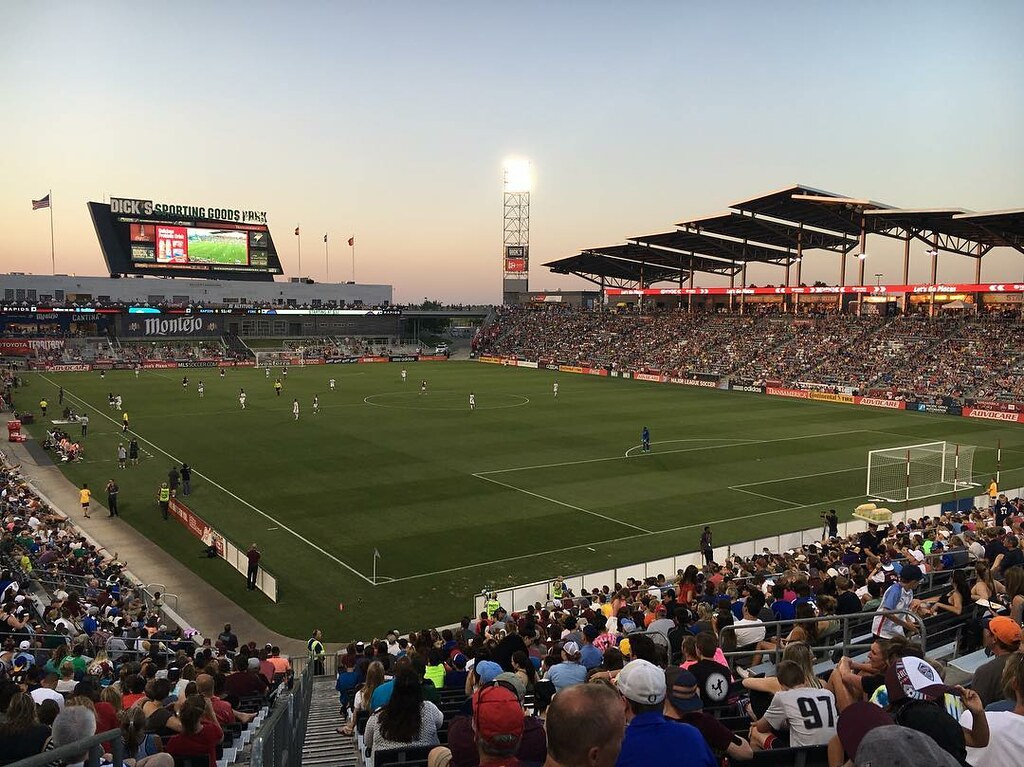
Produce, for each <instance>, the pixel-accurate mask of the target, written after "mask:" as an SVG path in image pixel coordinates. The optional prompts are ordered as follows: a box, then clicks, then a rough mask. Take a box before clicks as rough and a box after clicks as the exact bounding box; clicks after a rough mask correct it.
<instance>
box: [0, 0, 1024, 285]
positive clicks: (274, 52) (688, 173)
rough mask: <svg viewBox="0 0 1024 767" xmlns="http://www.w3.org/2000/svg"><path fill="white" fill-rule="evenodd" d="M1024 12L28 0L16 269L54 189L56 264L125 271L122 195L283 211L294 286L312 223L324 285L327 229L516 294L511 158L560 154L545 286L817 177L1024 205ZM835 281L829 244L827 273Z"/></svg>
mask: <svg viewBox="0 0 1024 767" xmlns="http://www.w3.org/2000/svg"><path fill="white" fill-rule="evenodd" d="M1021 29H1024V3H1022V2H1019V0H1017V1H1012V0H1007V1H1005V2H999V1H993V2H984V3H963V2H935V1H932V2H898V3H892V2H859V3H826V2H776V3H765V2H733V3H712V2H704V3H696V2H684V1H683V0H677V2H622V0H619V1H618V2H600V1H588V2H583V1H582V0H581V1H578V2H577V1H563V2H557V3H552V2H546V3H541V2H531V1H530V0H522V1H521V2H518V3H512V4H508V3H505V4H501V3H486V2H454V1H449V2H433V3H430V2H399V1H392V2H301V1H300V2H294V3H269V2H260V1H259V0H253V1H251V2H215V3H211V2H193V1H192V0H181V1H180V2H175V3H164V4H147V3H138V2H133V3H128V2H103V3H98V2H69V1H65V2H61V1H57V2H50V3H9V4H7V5H6V7H5V8H4V13H3V22H2V24H0V105H2V114H3V119H2V120H0V234H2V236H0V271H3V272H8V271H23V272H36V273H44V274H48V273H49V272H50V236H49V217H48V216H47V214H46V212H45V211H41V212H32V210H31V206H30V200H31V199H32V198H38V197H41V196H43V195H44V194H46V193H47V190H49V189H52V190H53V200H54V209H53V213H54V222H55V227H56V260H57V271H58V272H75V273H78V274H89V275H102V274H104V273H105V265H104V263H103V259H102V256H101V254H100V251H99V246H98V243H97V241H96V236H95V234H94V232H93V229H92V224H91V221H90V219H89V216H88V214H87V211H86V205H85V203H86V202H87V201H88V200H102V199H104V198H105V197H108V196H111V195H113V196H123V197H134V198H144V199H152V200H157V201H164V202H170V203H187V204H197V205H217V206H222V205H223V206H231V207H239V208H250V209H260V210H266V211H267V212H268V213H269V216H270V226H271V231H272V233H273V235H274V238H275V241H276V243H277V247H278V251H279V253H280V256H281V260H282V263H283V265H284V268H285V271H286V273H287V274H288V275H289V276H294V275H297V274H298V263H297V258H296V242H295V240H296V238H295V237H294V236H293V234H292V230H293V229H294V227H295V225H296V224H301V226H302V232H303V237H302V272H303V273H305V274H308V275H309V276H311V277H313V278H314V279H316V280H322V279H323V278H324V277H325V259H324V250H323V242H322V239H323V234H324V233H325V232H327V233H329V234H330V235H331V238H332V246H331V259H332V265H331V276H332V278H333V279H334V280H339V279H351V276H352V275H351V266H350V263H351V261H350V253H349V250H348V248H347V247H346V246H345V240H346V239H347V238H348V237H349V236H351V235H355V237H356V242H357V249H356V256H357V264H356V279H357V280H358V281H360V282H384V283H391V284H393V285H394V286H395V298H396V300H397V301H401V302H406V301H418V300H422V298H423V297H424V296H429V297H431V298H440V299H443V300H446V301H456V302H496V301H498V300H500V288H501V236H502V197H501V193H502V187H501V167H502V162H503V160H504V159H505V158H507V157H510V156H515V157H526V158H529V159H530V160H531V162H532V163H533V168H534V174H535V187H534V192H533V198H532V226H531V254H532V258H531V264H532V273H531V287H532V288H534V289H549V288H556V287H562V288H574V287H575V288H579V287H585V286H586V283H582V282H581V281H579V280H576V279H572V278H565V277H556V276H554V275H551V274H550V273H549V272H548V271H547V270H546V269H543V268H541V267H540V264H541V263H543V262H546V261H550V260H553V259H556V258H561V257H564V256H569V255H573V254H575V253H577V252H578V251H579V250H580V249H582V248H586V247H592V246H600V245H612V244H616V243H620V242H623V241H624V240H625V238H626V237H628V236H632V235H639V234H647V233H653V232H658V231H667V230H668V229H671V228H672V224H673V223H675V222H677V221H682V220H684V219H687V218H694V217H698V216H702V215H707V214H712V213H716V212H719V211H721V210H723V209H724V208H726V207H727V206H728V204H729V203H730V202H735V201H736V200H739V199H742V198H745V197H750V196H753V195H756V194H760V193H763V192H768V191H772V190H775V189H778V188H781V187H784V186H787V185H790V184H793V183H803V184H807V185H810V186H814V187H818V188H821V189H826V190H829V191H833V192H839V193H843V194H848V195H851V196H857V197H868V198H871V199H874V200H878V201H880V202H885V203H889V204H893V205H899V206H904V207H919V208H931V207H945V206H961V207H965V208H969V209H974V210H987V209H1004V208H1024V172H1022V171H1024V98H1022V94H1024V46H1022V45H1021V41H1020V31H1021ZM900 248H901V246H900V245H899V244H898V243H883V241H882V240H880V239H879V240H877V241H875V240H871V241H869V245H868V253H869V257H870V260H869V264H868V266H867V272H868V274H869V275H873V274H874V273H876V272H881V273H883V274H885V277H884V278H883V279H884V280H885V281H889V282H894V281H897V280H898V276H899V268H900V267H899V265H898V257H897V256H896V255H895V254H896V253H898V252H901V251H900ZM925 249H926V246H925V245H923V244H922V245H919V246H915V249H914V256H915V261H914V263H915V268H914V270H913V272H912V275H911V279H912V281H924V280H926V278H927V263H928V258H927V256H926V255H925V254H924V251H925ZM815 256H817V257H815ZM984 263H985V266H984V269H985V274H984V279H986V280H988V279H1004V280H1009V279H1014V280H1019V279H1022V278H1024V258H1022V257H1021V256H1020V255H1019V254H1012V253H1004V254H996V255H993V256H991V257H990V258H986V259H985V262H984ZM850 269H851V270H852V271H851V272H848V273H855V266H852V265H851V267H850ZM836 272H837V268H836V262H835V256H832V255H831V254H828V255H826V254H810V255H809V257H808V259H807V260H806V261H805V264H804V273H803V277H804V280H805V281H810V280H814V279H822V280H825V281H826V282H830V283H834V282H835V281H836ZM971 277H973V262H970V261H969V260H968V259H963V258H959V257H955V256H943V257H941V258H940V278H942V279H945V280H953V279H958V278H960V279H965V278H971ZM748 279H749V280H750V281H752V282H759V283H763V282H768V281H771V282H780V281H781V280H782V271H781V270H780V269H769V268H766V267H762V268H761V270H758V269H751V270H750V272H749V276H748ZM697 284H698V285H701V284H703V285H709V286H710V285H715V284H721V283H720V282H716V281H715V280H714V279H713V278H711V277H709V276H700V275H698V278H697Z"/></svg>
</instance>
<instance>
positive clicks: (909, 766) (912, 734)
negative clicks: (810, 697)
mask: <svg viewBox="0 0 1024 767" xmlns="http://www.w3.org/2000/svg"><path fill="white" fill-rule="evenodd" d="M868 705H873V704H868ZM845 713H846V712H845V711H844V712H843V714H844V715H845ZM842 718H843V717H842V716H840V717H839V720H840V721H842ZM840 740H842V736H840ZM853 764H854V767H880V765H885V766H886V767H917V766H918V765H921V764H927V765H935V767H958V766H959V765H960V762H958V761H957V760H956V759H954V758H953V755H952V754H950V753H949V752H948V751H944V750H943V749H942V748H940V747H939V745H938V743H936V742H935V741H934V740H932V739H931V738H930V737H928V736H927V735H925V734H923V733H920V732H918V731H917V730H912V729H910V728H909V727H900V726H899V725H895V724H890V725H886V726H883V727H875V728H874V729H873V730H871V731H870V732H868V733H867V734H865V735H864V736H863V738H862V740H861V741H860V746H859V747H858V748H857V753H856V755H855V756H854V758H853Z"/></svg>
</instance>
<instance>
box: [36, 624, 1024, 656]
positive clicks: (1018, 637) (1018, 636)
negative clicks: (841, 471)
mask: <svg viewBox="0 0 1024 767" xmlns="http://www.w3.org/2000/svg"><path fill="white" fill-rule="evenodd" d="M1007 620H1009V619H1007ZM1018 638H1019V636H1018ZM18 649H19V650H31V649H32V643H31V642H30V641H28V640H27V639H23V640H22V641H21V642H20V643H19V644H18Z"/></svg>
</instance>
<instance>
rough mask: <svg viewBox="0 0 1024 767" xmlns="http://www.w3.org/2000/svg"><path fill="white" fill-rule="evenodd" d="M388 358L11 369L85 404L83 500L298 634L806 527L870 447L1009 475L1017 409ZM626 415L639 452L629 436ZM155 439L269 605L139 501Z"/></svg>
mask: <svg viewBox="0 0 1024 767" xmlns="http://www.w3.org/2000/svg"><path fill="white" fill-rule="evenodd" d="M402 366H403V365H402V364H401V363H394V364H378V365H351V366H349V365H338V366H310V367H306V368H292V369H291V370H290V372H289V375H288V378H287V379H286V380H285V381H284V392H283V395H282V396H281V397H280V398H279V397H277V396H275V394H274V390H273V380H274V379H273V376H272V377H271V378H270V379H269V380H268V379H267V378H265V377H264V372H263V371H262V370H255V369H243V368H238V369H228V372H227V375H226V377H225V378H220V377H219V376H218V373H217V370H216V369H210V368H207V369H190V370H187V371H186V370H145V371H143V372H142V374H141V376H140V377H139V378H138V379H136V378H135V375H134V374H133V373H132V372H131V371H114V372H108V373H107V375H106V379H105V380H101V379H100V377H99V374H98V373H97V372H92V373H88V374H83V373H63V374H45V375H42V374H40V375H32V376H29V377H28V382H29V388H28V389H27V390H25V391H23V392H21V394H20V396H21V402H22V403H25V402H29V401H32V398H34V400H35V401H38V398H39V396H41V395H45V396H46V397H47V398H48V399H49V401H50V402H51V403H52V405H51V407H53V409H54V410H56V409H57V408H56V401H57V391H56V387H57V385H58V384H62V385H63V386H64V387H65V389H66V391H67V393H68V399H69V400H70V401H72V402H75V401H77V400H78V399H80V400H81V401H83V402H84V403H86V404H87V405H88V407H89V408H90V414H91V415H92V416H93V417H92V419H91V420H92V423H91V425H90V427H89V436H88V438H87V441H86V454H85V458H86V460H85V461H83V462H81V463H76V464H73V465H64V469H65V471H66V474H67V476H68V477H69V478H70V479H71V480H72V481H73V482H76V483H80V482H82V481H87V482H89V484H90V487H92V488H95V492H96V497H97V499H98V500H100V501H101V502H102V501H103V500H105V496H104V495H103V493H102V488H103V486H104V484H105V483H106V480H107V479H108V478H110V477H116V478H117V480H118V482H119V483H120V485H121V488H122V490H121V496H120V507H121V516H122V518H123V519H124V520H125V521H127V522H128V523H130V524H132V525H134V526H135V527H137V528H138V529H139V530H140V531H141V532H142V533H143V534H145V535H146V536H148V537H149V538H151V539H152V540H155V541H158V542H159V543H160V545H162V546H163V547H165V548H166V549H167V550H168V551H170V552H172V553H173V554H174V555H176V556H177V557H179V558H180V560H181V561H182V562H183V563H184V564H185V565H186V566H187V567H189V568H191V569H192V570H194V571H195V572H197V573H198V574H200V575H201V576H202V577H203V578H205V579H207V580H208V581H210V582H211V583H213V584H214V585H216V586H217V587H218V588H219V589H220V590H221V591H222V592H223V593H225V594H226V595H227V596H229V597H230V598H231V599H233V600H235V601H236V602H238V603H239V604H241V605H242V606H244V607H245V608H246V609H247V610H249V611H250V612H251V613H252V614H253V615H255V616H256V617H258V618H259V619H260V620H262V621H264V622H265V623H266V624H267V625H268V626H271V627H272V628H274V629H276V630H278V631H280V632H282V633H285V634H288V635H291V636H294V637H305V636H308V632H309V630H310V629H311V628H312V627H313V626H314V625H319V626H322V627H323V628H324V630H325V635H326V636H327V638H328V639H329V640H332V641H343V640H348V639H349V638H353V637H356V636H363V637H365V636H368V635H373V634H378V635H379V634H380V633H381V632H383V631H384V630H386V629H389V628H393V627H394V626H399V627H401V628H402V629H403V630H404V629H412V628H418V627H421V626H425V625H440V624H444V623H448V622H453V621H457V620H458V619H459V618H460V617H461V616H462V615H464V614H466V613H468V612H469V611H470V609H471V604H472V603H471V597H472V595H473V594H474V593H476V592H478V591H479V590H480V589H481V588H483V587H484V586H503V585H512V584H516V583H526V582H530V581H534V580H540V579H546V578H550V577H553V576H555V575H570V574H573V573H578V572H586V571H590V570H600V569H606V568H608V567H610V566H612V565H622V564H630V563H633V562H640V561H645V560H649V559H657V558H660V557H666V556H670V555H672V554H676V553H680V552H684V551H692V550H694V549H695V548H696V544H697V541H698V538H699V533H700V529H701V527H702V526H703V525H704V524H711V525H712V526H713V529H714V531H715V543H716V545H722V544H726V543H730V542H736V541H743V540H749V539H752V538H755V537H757V536H764V535H772V534H776V533H779V532H782V531H788V530H797V529H803V528H808V527H813V526H815V525H816V524H817V523H818V515H819V512H820V511H822V510H824V509H827V508H829V507H830V506H835V507H836V508H837V509H838V510H839V511H840V517H841V518H842V519H846V518H849V515H850V512H851V510H852V509H853V507H854V506H855V505H856V504H858V503H860V502H863V500H864V490H865V474H866V468H865V467H866V464H867V452H868V451H869V450H871V449H874V448H882V447H893V446H898V445H906V444H915V443H919V442H928V441H935V440H949V441H956V442H960V443H963V444H974V445H978V446H979V447H980V448H981V449H979V450H978V453H977V456H976V457H975V472H976V475H983V478H987V476H988V474H989V473H991V472H992V471H993V469H994V466H995V451H994V449H993V448H994V447H995V446H996V444H997V441H998V440H1001V441H1002V446H1003V466H1002V468H1003V474H1002V480H1003V482H1002V484H1003V485H1004V486H1006V487H1016V486H1019V485H1020V484H1022V483H1024V471H1022V470H1021V467H1022V466H1024V430H1022V429H1020V428H1019V427H1017V426H1015V425H1008V424H1001V423H999V422H990V421H989V422H986V421H975V420H968V419H964V418H954V417H948V416H936V415H927V414H919V413H904V412H899V411H887V410H880V409H874V408H869V407H854V406H850V405H839V404H829V403H820V402H810V401H807V400H787V399H782V398H775V397H765V396H761V395H757V394H748V393H742V392H723V391H714V390H703V389H696V388H690V387H685V386H672V385H664V384H653V383H643V382H639V381H627V380H621V379H614V378H611V379H609V378H593V377H587V376H579V375H571V374H557V373H552V372H548V371H537V370H526V369H515V368H502V367H495V366H490V365H485V364H480V363H472V362H436V363H425V362H423V363H411V364H408V365H405V367H406V369H407V370H408V371H409V380H408V382H407V383H405V384H403V383H402V382H401V380H400V376H399V371H400V369H401V367H402ZM186 373H187V375H188V378H189V387H188V389H187V390H183V388H182V385H181V378H182V375H183V374H186ZM332 376H333V377H335V378H336V379H337V381H338V390H337V391H335V392H330V391H329V390H328V383H327V382H328V379H329V378H330V377H332ZM424 378H425V379H427V381H428V382H429V391H428V393H427V394H426V395H423V396H421V395H419V394H418V391H419V382H420V380H421V379H424ZM200 379H202V380H203V381H204V382H205V385H206V396H205V398H204V399H200V398H199V396H198V394H197V392H196V384H197V383H198V381H199V380H200ZM555 380H557V381H558V382H559V385H560V386H559V395H558V398H557V399H555V398H554V397H553V396H552V383H553V382H554V381H555ZM240 387H244V388H245V390H246V393H247V395H248V402H247V409H246V410H245V411H242V410H241V409H240V408H239V404H238V390H239V388H240ZM108 392H114V393H117V394H120V395H121V396H122V397H123V398H124V408H125V410H127V411H128V413H129V414H130V418H131V427H132V429H133V430H134V431H136V432H137V434H138V435H139V437H140V445H141V447H142V448H143V450H145V451H147V452H148V453H150V454H152V456H153V457H145V458H144V460H143V461H142V462H141V465H140V466H139V467H137V468H132V469H128V470H125V471H119V470H118V469H117V468H116V460H115V459H116V448H117V443H118V441H119V440H120V439H121V433H120V427H119V423H114V421H118V422H119V419H120V413H117V412H116V411H112V410H110V409H109V408H108V407H107V393H108ZM470 392H473V393H475V395H476V398H477V409H476V411H474V412H470V410H469V407H468V397H469V394H470ZM314 394H318V395H319V397H320V402H321V413H320V415H319V416H314V415H313V414H312V409H311V401H312V399H313V395H314ZM26 398H29V399H26ZM293 398H298V399H299V402H300V405H301V416H300V419H299V421H298V422H295V421H294V420H293V418H292V412H291V411H292V399H293ZM644 425H647V426H648V427H650V430H651V439H652V443H653V450H652V453H651V454H648V455H642V454H638V453H639V450H638V449H637V448H638V445H639V441H640V430H641V428H642V427H643V426H644ZM31 430H32V432H33V433H34V434H35V436H36V437H39V436H41V434H42V428H41V426H40V425H38V424H37V425H35V426H33V427H32V428H31ZM72 431H73V432H74V431H75V429H74V427H73V429H72ZM171 456H173V459H175V460H176V461H178V462H180V461H181V460H186V461H188V463H190V464H191V465H192V466H193V467H194V470H195V472H196V474H195V477H194V480H193V494H192V495H191V496H190V497H189V498H188V499H187V501H188V503H189V504H190V505H191V506H192V508H193V509H194V510H195V511H196V512H197V513H199V514H200V515H202V516H203V517H205V518H206V519H207V520H209V521H210V522H211V523H212V524H214V525H215V526H216V527H218V528H219V529H220V530H221V531H222V532H224V533H225V534H226V535H227V536H228V537H230V538H231V539H232V540H234V541H235V542H236V543H237V544H239V545H241V546H243V547H245V546H247V545H248V543H250V542H252V541H255V542H257V543H258V544H259V545H260V547H261V548H262V549H263V552H264V560H263V561H264V564H265V565H266V566H267V567H268V568H269V569H270V570H271V571H272V572H274V573H275V574H276V575H277V576H278V577H279V584H280V601H279V603H278V604H277V605H273V604H271V603H270V602H269V601H268V600H267V599H266V597H264V596H263V595H262V594H259V593H258V592H257V593H253V592H248V591H246V590H245V584H244V578H243V577H242V576H241V575H239V574H238V573H236V572H235V571H234V570H232V569H231V568H229V567H228V566H227V564H226V563H224V562H221V561H217V560H205V559H201V558H200V557H199V556H198V554H199V549H200V548H201V546H200V544H199V543H198V542H197V541H196V540H195V539H194V538H192V537H191V536H190V535H189V534H188V533H187V532H186V531H185V530H184V528H182V527H181V526H180V525H178V524H176V523H175V522H173V521H171V522H166V523H165V522H163V521H162V520H161V519H160V515H159V511H158V508H157V504H156V501H155V498H156V491H157V487H158V485H159V484H160V482H162V481H163V480H164V479H165V478H166V475H167V471H168V469H169V468H170V466H171V464H172V463H174V462H175V460H172V457H171ZM929 502H935V501H934V500H932V501H929ZM375 548H376V549H378V550H379V551H380V554H381V559H380V560H379V562H378V574H379V575H380V576H382V577H384V578H387V579H392V580H390V581H388V582H385V583H381V584H379V585H376V586H374V585H372V584H371V583H369V582H368V580H367V579H368V578H369V576H370V575H371V574H372V571H373V552H374V549H375ZM339 603H343V604H344V606H345V609H344V611H339Z"/></svg>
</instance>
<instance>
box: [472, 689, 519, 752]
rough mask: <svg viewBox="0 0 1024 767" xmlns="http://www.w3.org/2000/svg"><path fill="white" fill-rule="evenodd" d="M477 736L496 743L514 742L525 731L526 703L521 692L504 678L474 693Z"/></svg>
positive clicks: (507, 744)
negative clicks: (517, 691) (522, 699)
mask: <svg viewBox="0 0 1024 767" xmlns="http://www.w3.org/2000/svg"><path fill="white" fill-rule="evenodd" d="M473 724H474V729H475V730H476V736H477V737H478V738H480V739H482V740H485V741H487V742H488V743H490V744H491V745H492V746H497V747H501V746H503V745H504V746H510V747H511V746H513V745H514V744H515V743H516V741H518V740H519V738H521V737H522V735H523V706H522V704H520V702H519V696H518V695H516V693H515V692H513V691H512V690H511V689H509V688H508V687H505V686H504V685H503V684H501V683H500V682H498V683H494V684H489V685H487V686H485V687H481V688H480V689H479V690H477V691H476V692H475V693H473Z"/></svg>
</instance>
